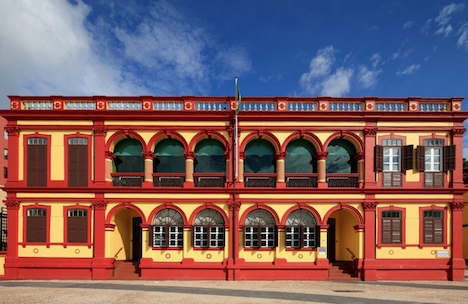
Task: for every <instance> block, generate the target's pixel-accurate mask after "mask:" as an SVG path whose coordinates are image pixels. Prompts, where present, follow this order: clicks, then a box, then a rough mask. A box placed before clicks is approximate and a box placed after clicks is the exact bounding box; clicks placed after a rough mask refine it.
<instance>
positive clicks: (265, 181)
mask: <svg viewBox="0 0 468 304" xmlns="http://www.w3.org/2000/svg"><path fill="white" fill-rule="evenodd" d="M244 187H252V188H275V187H276V173H270V174H253V173H246V174H244Z"/></svg>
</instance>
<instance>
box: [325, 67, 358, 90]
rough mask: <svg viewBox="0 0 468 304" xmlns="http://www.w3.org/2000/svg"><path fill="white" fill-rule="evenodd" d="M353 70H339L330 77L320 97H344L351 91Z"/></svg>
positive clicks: (326, 80)
mask: <svg viewBox="0 0 468 304" xmlns="http://www.w3.org/2000/svg"><path fill="white" fill-rule="evenodd" d="M353 73H354V71H353V70H352V69H345V68H339V69H338V70H336V72H335V73H334V74H332V75H330V76H328V77H327V78H326V79H325V80H324V81H323V83H322V90H321V92H320V95H323V96H343V95H345V94H347V93H349V91H350V89H351V83H350V80H351V77H352V76H353Z"/></svg>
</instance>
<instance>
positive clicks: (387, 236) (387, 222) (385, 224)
mask: <svg viewBox="0 0 468 304" xmlns="http://www.w3.org/2000/svg"><path fill="white" fill-rule="evenodd" d="M382 243H383V244H391V243H392V220H391V219H389V218H384V219H382Z"/></svg>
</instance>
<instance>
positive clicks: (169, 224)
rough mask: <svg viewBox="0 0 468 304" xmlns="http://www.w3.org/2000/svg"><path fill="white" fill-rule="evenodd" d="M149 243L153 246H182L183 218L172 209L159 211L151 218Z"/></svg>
mask: <svg viewBox="0 0 468 304" xmlns="http://www.w3.org/2000/svg"><path fill="white" fill-rule="evenodd" d="M150 231H152V234H151V236H152V239H151V240H150V241H151V244H152V245H153V247H161V248H167V247H171V248H174V247H175V248H182V247H183V241H184V219H183V218H182V216H181V215H180V213H179V212H177V211H176V210H174V209H163V210H161V211H159V212H158V213H157V214H156V216H155V217H154V220H153V227H152V229H151V230H150Z"/></svg>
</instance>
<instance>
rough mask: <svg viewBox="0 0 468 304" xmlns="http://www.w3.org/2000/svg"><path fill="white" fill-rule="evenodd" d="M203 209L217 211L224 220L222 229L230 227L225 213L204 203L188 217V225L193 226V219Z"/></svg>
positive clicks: (210, 204) (214, 206)
mask: <svg viewBox="0 0 468 304" xmlns="http://www.w3.org/2000/svg"><path fill="white" fill-rule="evenodd" d="M205 209H213V210H216V211H218V212H219V213H220V214H221V216H222V217H223V220H224V228H226V229H227V228H229V227H230V221H229V217H228V216H227V215H226V213H225V212H224V210H223V209H221V208H219V207H218V206H216V205H213V204H212V203H205V204H204V205H202V206H198V207H197V208H196V209H195V210H193V211H192V214H191V215H190V218H189V220H188V223H189V224H190V225H194V223H193V222H194V221H195V217H196V216H197V215H198V213H200V212H201V211H203V210H205ZM155 215H156V213H155Z"/></svg>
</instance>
